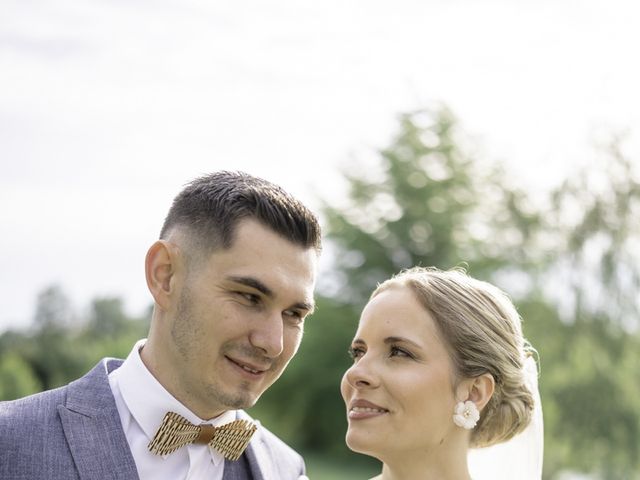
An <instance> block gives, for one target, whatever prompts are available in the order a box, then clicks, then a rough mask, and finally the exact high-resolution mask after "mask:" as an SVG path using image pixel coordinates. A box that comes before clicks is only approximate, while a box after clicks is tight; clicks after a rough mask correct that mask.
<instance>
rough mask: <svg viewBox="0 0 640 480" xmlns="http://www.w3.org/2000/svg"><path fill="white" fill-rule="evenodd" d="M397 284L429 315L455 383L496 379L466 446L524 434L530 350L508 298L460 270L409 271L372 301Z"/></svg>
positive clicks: (531, 402)
mask: <svg viewBox="0 0 640 480" xmlns="http://www.w3.org/2000/svg"><path fill="white" fill-rule="evenodd" d="M397 285H400V286H406V287H409V288H410V289H411V290H412V291H413V292H414V294H415V295H416V298H417V299H418V301H419V302H420V303H421V304H422V305H423V306H424V308H425V309H426V310H427V311H428V312H429V313H430V314H431V316H432V317H433V319H434V321H435V323H436V325H437V328H438V330H439V332H440V334H441V335H442V337H443V339H444V341H445V343H446V344H447V348H448V350H449V352H450V355H451V358H452V360H453V364H454V367H455V369H456V373H457V375H458V376H459V377H460V378H474V377H478V376H480V375H482V374H485V373H490V374H491V375H492V376H493V378H494V380H495V390H494V392H493V395H492V397H491V399H490V400H489V402H488V403H487V404H486V405H485V407H484V409H483V410H482V413H481V415H480V420H479V421H478V424H477V425H476V427H475V428H474V430H472V432H471V441H470V442H471V446H472V447H486V446H489V445H493V444H496V443H500V442H504V441H507V440H509V439H510V438H511V437H513V436H514V435H516V434H517V433H520V432H521V431H522V430H524V429H525V427H526V426H527V425H528V424H529V422H530V421H531V417H532V412H533V406H534V399H533V395H532V393H531V391H530V390H529V388H528V387H527V384H526V383H527V382H526V379H525V368H524V362H525V359H526V357H527V356H530V355H532V353H533V352H534V350H533V348H532V347H531V345H530V344H529V343H528V342H527V341H526V340H525V339H524V337H523V335H522V327H521V319H520V316H519V315H518V313H517V312H516V309H515V307H514V306H513V304H512V303H511V301H510V300H509V298H508V297H507V295H506V294H505V293H504V292H502V291H501V290H500V289H498V288H496V287H494V286H493V285H491V284H489V283H487V282H482V281H480V280H476V279H474V278H471V277H470V276H469V275H467V274H466V272H465V271H464V270H463V269H453V270H449V271H442V270H438V269H436V268H424V267H414V268H411V269H408V270H404V271H402V272H400V273H399V274H398V275H396V276H394V277H392V278H391V279H389V280H387V281H385V282H384V283H382V284H380V285H379V286H378V288H376V290H375V291H374V292H373V293H372V295H371V297H372V298H373V297H375V296H376V295H377V294H378V293H380V292H381V291H384V290H386V289H388V288H389V287H392V286H397Z"/></svg>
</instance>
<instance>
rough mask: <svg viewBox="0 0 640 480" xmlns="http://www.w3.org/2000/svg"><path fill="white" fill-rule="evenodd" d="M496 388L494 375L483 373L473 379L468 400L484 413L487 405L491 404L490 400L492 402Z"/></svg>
mask: <svg viewBox="0 0 640 480" xmlns="http://www.w3.org/2000/svg"><path fill="white" fill-rule="evenodd" d="M495 387H496V382H495V380H494V378H493V375H491V374H490V373H483V374H482V375H480V376H479V377H475V378H473V379H472V383H471V389H470V390H469V398H468V400H471V401H472V402H473V403H475V404H476V407H478V410H480V411H482V409H483V408H484V407H485V405H486V404H487V403H489V400H491V396H492V395H493V391H494V390H495Z"/></svg>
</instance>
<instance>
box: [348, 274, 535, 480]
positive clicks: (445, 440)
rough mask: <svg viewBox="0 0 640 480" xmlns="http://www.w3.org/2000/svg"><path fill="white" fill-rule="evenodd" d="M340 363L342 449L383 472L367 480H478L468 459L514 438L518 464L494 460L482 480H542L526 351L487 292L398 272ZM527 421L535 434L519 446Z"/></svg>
mask: <svg viewBox="0 0 640 480" xmlns="http://www.w3.org/2000/svg"><path fill="white" fill-rule="evenodd" d="M350 352H351V355H352V357H353V359H354V363H353V366H352V367H351V368H349V369H348V370H347V372H346V373H345V375H344V377H343V379H342V384H341V391H342V396H343V398H344V400H345V403H346V406H347V418H348V423H349V427H348V430H347V436H346V440H347V445H348V446H349V448H351V449H352V450H353V451H356V452H359V453H363V454H366V455H370V456H373V457H376V458H378V459H379V460H380V461H381V462H382V463H383V468H382V474H381V475H380V476H378V477H376V479H381V480H392V479H393V480H417V479H421V480H422V479H424V480H428V479H438V480H469V479H471V478H472V477H473V478H474V480H479V479H480V478H483V476H482V472H476V471H473V472H472V473H473V475H471V474H470V469H469V466H468V461H467V454H468V450H469V449H470V448H477V447H487V446H491V445H495V444H499V443H502V442H507V441H509V440H511V439H513V438H514V437H518V436H519V437H521V438H525V445H524V446H521V448H519V449H518V452H520V454H522V455H521V456H519V457H518V456H513V455H512V454H511V453H509V454H508V456H506V454H505V456H504V457H501V458H500V457H498V458H495V454H494V458H492V459H491V461H490V462H487V461H484V467H483V468H485V474H487V478H492V479H495V478H499V476H498V473H497V472H498V471H499V470H501V471H502V473H501V474H502V475H505V476H504V478H511V479H515V478H517V479H518V480H521V479H525V478H527V479H528V478H537V479H539V478H540V475H541V465H542V463H541V462H542V459H541V452H542V448H541V447H542V444H541V441H542V440H541V438H542V437H541V432H542V429H541V417H539V415H538V412H541V410H540V408H539V398H538V397H537V387H535V377H536V375H537V374H536V371H535V362H534V361H533V359H532V358H531V354H532V352H533V349H532V348H531V347H530V345H529V344H528V343H527V342H526V341H525V340H524V338H523V336H522V330H521V325H520V317H519V316H518V314H517V312H516V310H515V308H514V307H513V305H512V304H511V302H510V301H509V300H508V298H507V297H506V295H505V294H504V293H502V292H501V291H500V290H498V289H497V288H496V287H494V286H492V285H490V284H488V283H485V282H481V281H478V280H475V279H473V278H471V277H469V276H467V275H466V274H465V273H464V271H462V270H452V271H446V272H445V271H440V270H437V269H435V268H420V267H416V268H412V269H410V270H407V271H404V272H402V273H400V274H399V275H397V276H395V277H393V278H391V279H390V280H387V281H386V282H384V283H383V284H381V285H380V286H379V287H378V288H377V289H376V290H375V291H374V292H373V294H372V295H371V298H370V300H369V303H368V304H367V305H366V307H365V308H364V310H363V312H362V316H361V317H360V323H359V325H358V330H357V332H356V335H355V338H354V340H353V342H352V344H351V348H350ZM532 366H533V368H532ZM530 380H533V383H532V382H531V381H530ZM534 411H535V412H536V414H535V415H534ZM534 417H535V418H537V421H536V422H534V423H535V428H534V431H533V434H532V433H531V431H529V432H528V433H526V434H525V435H524V436H523V435H518V434H520V433H521V432H523V431H524V430H525V429H526V427H527V426H528V425H530V424H531V423H532V422H531V420H532V418H534ZM530 428H531V427H530ZM498 455H500V452H499V451H498ZM514 455H515V454H514ZM485 460H486V459H485ZM476 463H477V464H479V465H482V464H483V462H482V461H481V460H480V461H476ZM487 466H488V467H487ZM494 470H495V471H494Z"/></svg>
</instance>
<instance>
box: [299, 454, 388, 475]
mask: <svg viewBox="0 0 640 480" xmlns="http://www.w3.org/2000/svg"><path fill="white" fill-rule="evenodd" d="M304 458H305V462H306V464H307V475H308V476H309V479H310V480H367V479H369V478H372V477H375V476H376V475H378V474H379V473H380V469H381V468H380V466H379V465H373V466H372V465H366V464H363V463H362V462H358V461H354V462H350V463H341V464H337V463H335V462H331V461H328V460H326V459H324V458H322V457H320V456H317V455H305V456H304Z"/></svg>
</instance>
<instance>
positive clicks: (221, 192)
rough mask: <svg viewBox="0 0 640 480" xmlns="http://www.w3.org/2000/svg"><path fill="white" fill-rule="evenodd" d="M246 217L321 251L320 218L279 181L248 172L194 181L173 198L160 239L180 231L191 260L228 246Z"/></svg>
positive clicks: (226, 172)
mask: <svg viewBox="0 0 640 480" xmlns="http://www.w3.org/2000/svg"><path fill="white" fill-rule="evenodd" d="M244 219H253V220H257V221H258V222H260V223H261V224H262V225H264V226H265V227H267V228H269V229H271V230H272V231H274V232H275V233H277V234H279V235H281V236H282V237H283V238H285V239H287V240H289V241H290V242H292V243H294V244H296V245H300V246H301V247H304V248H313V249H315V250H316V252H318V253H320V250H321V248H322V243H321V238H320V225H319V223H318V219H317V218H316V216H315V215H314V214H313V213H312V212H311V211H310V210H309V209H308V208H307V207H305V206H304V205H303V204H302V203H301V202H300V201H299V200H297V199H295V198H294V197H293V196H291V195H290V194H288V193H287V192H286V191H284V190H283V189H282V188H281V187H279V186H278V185H275V184H273V183H271V182H268V181H267V180H264V179H262V178H258V177H254V176H252V175H249V174H247V173H244V172H229V171H219V172H215V173H212V174H209V175H205V176H202V177H199V178H196V179H195V180H193V181H192V182H190V183H189V184H188V185H187V186H186V187H185V188H184V189H183V190H182V191H181V192H180V193H179V194H178V195H177V196H176V197H175V199H174V200H173V204H172V205H171V208H170V209H169V213H168V214H167V217H166V218H165V221H164V224H163V225H162V229H161V231H160V238H161V239H167V238H168V236H169V235H170V233H171V232H172V231H173V230H175V229H179V231H180V232H181V233H182V234H183V236H184V240H185V241H186V242H187V249H188V250H189V251H188V252H185V253H186V254H187V257H188V258H189V260H193V259H194V256H200V255H204V254H210V253H211V252H213V251H214V250H216V249H220V248H222V249H227V248H230V247H231V245H232V244H233V240H234V233H235V229H236V227H237V225H238V222H240V221H241V220H244ZM190 263H192V262H190Z"/></svg>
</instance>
